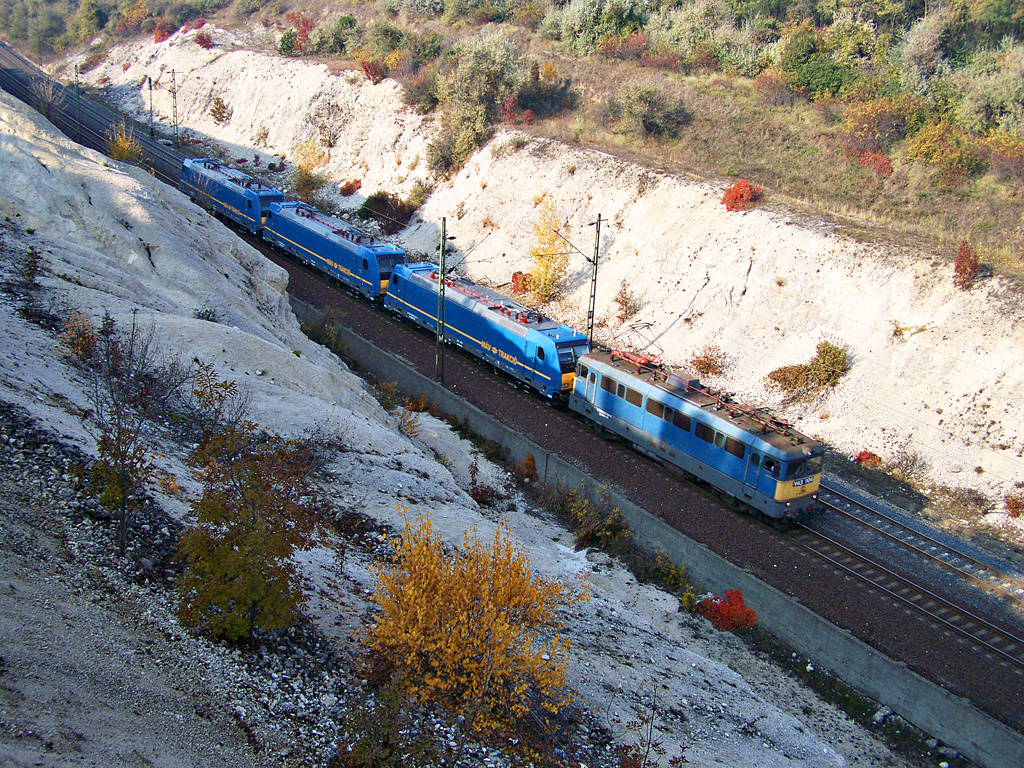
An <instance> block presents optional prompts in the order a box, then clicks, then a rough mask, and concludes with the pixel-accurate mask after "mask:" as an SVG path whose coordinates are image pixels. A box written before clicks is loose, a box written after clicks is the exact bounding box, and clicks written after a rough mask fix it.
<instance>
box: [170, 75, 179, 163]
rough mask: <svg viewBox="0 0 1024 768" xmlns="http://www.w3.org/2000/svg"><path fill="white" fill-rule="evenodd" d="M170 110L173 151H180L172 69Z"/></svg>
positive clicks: (176, 89) (176, 102) (176, 98)
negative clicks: (172, 116) (172, 123)
mask: <svg viewBox="0 0 1024 768" xmlns="http://www.w3.org/2000/svg"><path fill="white" fill-rule="evenodd" d="M171 111H172V112H173V114H174V151H175V152H180V151H181V147H179V146H178V84H177V82H176V81H175V79H174V70H173V69H172V70H171Z"/></svg>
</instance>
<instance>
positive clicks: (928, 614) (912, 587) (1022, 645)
mask: <svg viewBox="0 0 1024 768" xmlns="http://www.w3.org/2000/svg"><path fill="white" fill-rule="evenodd" d="M797 528H799V529H802V532H803V533H804V535H805V536H806V537H807V538H811V539H815V538H816V539H820V540H821V541H824V542H826V543H827V544H828V545H830V546H832V547H834V548H835V549H837V550H839V551H840V552H841V553H843V555H845V556H846V557H849V558H852V559H853V560H854V561H856V563H858V564H861V565H864V566H867V567H868V568H870V569H873V570H874V571H876V572H878V573H880V574H881V575H883V576H885V577H887V578H888V579H890V580H891V581H894V582H896V583H897V584H900V585H902V586H904V587H906V588H907V589H908V590H909V591H910V592H911V593H916V595H915V596H917V597H923V598H927V599H929V600H931V601H933V602H934V603H935V604H937V605H938V606H939V607H940V608H942V609H944V610H946V611H947V612H948V613H951V614H953V615H954V616H957V617H959V618H960V619H961V620H962V621H964V623H966V622H972V623H974V624H976V625H977V626H978V627H980V628H981V629H983V630H984V631H986V632H988V633H989V634H992V635H995V636H997V637H999V638H1002V639H1003V640H1005V641H1008V642H1009V643H1011V644H1012V645H1013V646H1015V647H1016V649H1017V653H1016V654H1014V653H1010V652H1008V651H1006V650H1004V649H1002V648H999V647H997V646H995V645H993V644H992V643H991V642H990V641H988V640H986V639H984V638H982V637H979V636H978V634H979V633H978V632H972V631H971V630H970V629H969V628H967V627H965V626H962V625H961V624H958V623H956V621H954V620H951V619H947V618H945V617H943V616H940V615H938V613H936V612H934V611H931V610H929V609H927V608H926V607H924V606H922V605H919V604H918V603H917V602H915V601H914V600H913V599H912V597H908V596H907V595H904V594H900V593H899V592H897V591H895V590H893V589H890V588H889V587H888V586H886V585H885V584H883V583H882V582H881V579H879V578H870V577H869V576H868V575H866V574H864V573H862V572H860V571H858V570H856V569H855V568H853V567H851V566H850V565H847V564H845V563H842V562H840V561H839V560H837V559H836V558H834V557H833V556H831V555H830V554H828V553H827V552H825V551H823V548H820V547H816V546H812V544H811V543H808V542H804V541H801V540H800V538H798V537H792V536H791V537H782V539H783V541H786V540H788V541H789V542H790V543H791V544H792V545H794V546H796V547H799V548H801V549H803V550H805V551H807V552H809V553H811V554H813V555H814V556H815V557H816V558H819V559H821V560H824V561H825V562H828V563H829V564H831V565H832V566H833V567H835V568H837V569H839V570H841V571H842V572H844V573H846V574H848V575H850V576H852V577H853V578H855V579H857V580H858V581H860V582H861V583H864V584H866V585H868V586H870V587H872V588H873V589H876V590H878V591H880V592H882V593H883V594H885V595H887V596H888V597H890V598H891V599H893V600H895V601H897V602H899V603H901V604H903V605H906V606H908V607H910V608H912V609H913V610H915V611H917V612H918V613H919V614H921V615H922V616H924V617H925V618H927V619H928V620H930V621H932V622H934V623H936V624H938V625H939V626H942V627H946V628H947V629H949V630H951V631H953V632H955V633H957V634H959V635H960V636H962V637H964V638H966V639H968V640H969V641H970V642H972V643H974V644H975V645H977V646H979V647H981V648H984V649H985V650H987V651H989V652H990V653H992V654H995V655H997V656H1000V657H1002V658H1004V659H1006V660H1007V661H1008V662H1010V663H1011V664H1013V665H1014V666H1015V667H1017V669H1018V672H1019V673H1020V674H1024V638H1021V637H1018V636H1016V635H1014V634H1013V633H1011V632H1009V631H1008V630H1006V629H1004V628H1002V627H999V626H997V625H995V624H993V623H992V622H990V621H988V620H987V619H985V618H982V617H980V616H978V615H977V614H975V613H972V612H971V611H969V610H967V609H965V608H964V607H962V606H960V605H957V604H956V603H953V602H952V601H950V600H949V599H947V598H945V597H943V596H942V595H939V594H937V593H935V592H933V591H932V590H930V589H928V588H927V587H924V586H922V585H920V584H916V583H914V582H912V581H910V580H908V579H907V577H905V576H903V575H901V574H899V573H897V572H896V571H893V570H892V569H890V568H888V567H887V566H885V565H882V564H881V563H879V562H877V561H875V560H873V559H871V558H869V557H867V556H866V555H863V554H861V553H859V552H857V551H855V550H853V549H851V548H850V547H848V546H846V545H845V544H843V543H841V542H839V541H837V540H835V539H833V538H832V537H830V536H828V535H826V534H824V533H822V532H821V531H818V530H815V529H813V528H808V527H807V526H806V525H798V526H797Z"/></svg>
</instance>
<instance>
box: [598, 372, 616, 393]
mask: <svg viewBox="0 0 1024 768" xmlns="http://www.w3.org/2000/svg"><path fill="white" fill-rule="evenodd" d="M615 384H616V382H615V379H609V378H608V377H607V376H602V377H601V389H603V390H604V391H605V392H611V393H612V394H613V395H614V394H615Z"/></svg>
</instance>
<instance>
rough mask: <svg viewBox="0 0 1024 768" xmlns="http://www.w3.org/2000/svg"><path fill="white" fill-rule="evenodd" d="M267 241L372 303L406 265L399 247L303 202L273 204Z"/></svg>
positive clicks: (265, 234) (265, 232)
mask: <svg viewBox="0 0 1024 768" xmlns="http://www.w3.org/2000/svg"><path fill="white" fill-rule="evenodd" d="M263 239H264V240H267V241H268V242H271V243H273V244H274V245H277V246H278V247H280V248H283V249H284V250H286V251H288V252H289V253H291V254H293V255H294V256H297V257H298V258H299V259H300V260H302V261H304V262H305V263H306V264H309V265H310V266H312V267H313V268H315V269H318V270H320V271H321V272H324V273H326V274H328V275H330V276H331V277H333V278H335V279H336V280H340V281H341V282H342V283H344V284H345V285H347V286H349V287H350V288H352V289H354V290H356V291H358V292H359V293H361V294H363V295H364V296H366V297H367V298H370V299H374V300H376V299H379V298H380V296H381V294H382V293H384V289H385V288H387V285H388V278H389V277H390V275H391V270H392V269H394V267H395V265H396V264H403V263H405V251H403V250H402V249H401V248H398V247H397V246H394V245H392V244H391V243H388V242H385V241H384V240H381V239H380V238H376V237H374V236H373V235H370V234H367V233H365V232H363V231H362V230H361V229H359V228H358V227H356V226H355V225H354V224H350V223H348V222H347V221H345V220H344V219H340V218H338V217H337V216H332V215H331V214H329V213H323V212H322V211H318V210H317V209H316V208H314V207H313V206H311V205H306V204H305V203H298V202H288V203H272V204H271V205H270V210H269V211H268V212H267V218H266V221H265V222H264V225H263Z"/></svg>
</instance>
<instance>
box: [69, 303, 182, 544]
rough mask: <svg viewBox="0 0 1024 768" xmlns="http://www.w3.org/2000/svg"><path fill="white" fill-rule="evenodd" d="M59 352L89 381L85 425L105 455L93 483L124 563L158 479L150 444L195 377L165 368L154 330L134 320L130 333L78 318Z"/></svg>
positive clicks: (176, 367) (107, 321)
mask: <svg viewBox="0 0 1024 768" xmlns="http://www.w3.org/2000/svg"><path fill="white" fill-rule="evenodd" d="M61 345H62V347H63V349H64V352H65V357H66V358H68V359H69V360H70V361H71V362H72V363H73V364H75V365H76V366H77V367H78V369H79V371H80V372H81V374H82V376H83V378H84V379H85V396H86V399H87V401H88V403H89V406H90V411H89V412H88V413H87V414H86V415H84V416H83V425H84V427H85V429H86V431H87V432H88V433H89V434H90V435H91V436H92V437H93V438H94V439H95V440H96V445H97V448H98V451H99V460H98V461H97V462H96V464H95V465H94V477H95V479H96V481H97V484H98V486H99V490H100V502H101V503H102V504H103V505H104V506H105V507H106V508H107V509H109V510H110V511H111V512H112V513H113V514H114V517H115V519H116V521H117V526H118V527H117V549H118V554H119V555H120V556H123V555H124V553H125V549H126V547H127V542H128V527H129V524H130V521H131V517H132V514H133V512H134V511H135V506H134V505H135V501H136V497H137V495H138V493H139V491H140V490H141V489H142V488H143V486H144V485H145V483H146V482H147V481H148V480H149V479H150V477H152V475H153V470H154V467H153V461H152V456H151V445H152V443H153V439H154V438H155V432H156V429H157V426H158V424H159V422H160V419H161V418H163V417H165V416H166V414H167V413H168V412H169V411H170V410H171V408H172V407H173V406H174V404H175V403H174V401H175V400H176V399H180V395H181V393H182V391H183V390H185V389H186V386H185V385H186V384H188V383H189V382H190V381H192V380H193V379H194V377H195V372H194V370H193V369H192V367H191V366H185V365H182V364H181V363H180V362H178V361H177V360H171V361H170V362H162V363H161V362H160V361H159V360H158V349H157V346H156V344H155V342H154V336H153V331H152V329H150V330H148V331H145V332H144V331H143V330H142V329H141V328H140V327H139V325H138V322H137V318H136V316H135V314H134V313H133V315H132V322H131V326H130V327H129V328H128V329H127V330H125V331H122V330H120V329H119V328H118V327H117V325H116V323H115V322H114V319H113V318H112V317H111V316H110V315H104V317H103V321H102V323H101V325H100V327H99V329H98V330H94V329H93V327H92V325H91V323H90V322H89V321H88V319H86V318H84V316H82V315H77V314H76V315H75V316H73V317H72V318H71V319H70V320H69V322H68V323H67V325H66V327H65V331H64V334H63V335H62V336H61Z"/></svg>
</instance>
